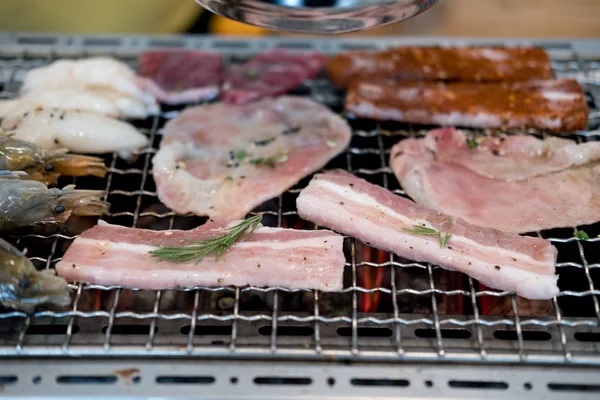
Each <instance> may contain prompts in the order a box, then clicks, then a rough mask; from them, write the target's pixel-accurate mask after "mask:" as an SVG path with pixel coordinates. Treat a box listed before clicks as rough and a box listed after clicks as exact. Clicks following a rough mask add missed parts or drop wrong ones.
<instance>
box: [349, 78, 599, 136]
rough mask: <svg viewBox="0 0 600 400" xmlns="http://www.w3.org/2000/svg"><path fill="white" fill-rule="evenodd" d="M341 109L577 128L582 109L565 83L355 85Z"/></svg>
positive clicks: (581, 99)
mask: <svg viewBox="0 0 600 400" xmlns="http://www.w3.org/2000/svg"><path fill="white" fill-rule="evenodd" d="M346 110H347V111H348V112H351V113H353V114H355V115H357V116H359V117H367V118H375V119H380V120H394V121H402V122H409V123H415V124H435V125H446V126H448V125H457V126H465V127H473V128H505V129H524V128H533V129H540V130H549V131H555V132H570V131H574V130H582V129H585V128H586V126H587V119H588V107H587V104H586V101H585V95H584V93H583V90H582V89H581V87H580V86H579V84H578V83H577V82H576V81H574V80H570V79H564V80H551V81H531V82H516V83H486V84H483V83H447V84H444V83H427V82H421V83H419V82H390V81H357V82H355V83H354V84H352V85H351V86H350V89H349V91H348V95H347V96H346Z"/></svg>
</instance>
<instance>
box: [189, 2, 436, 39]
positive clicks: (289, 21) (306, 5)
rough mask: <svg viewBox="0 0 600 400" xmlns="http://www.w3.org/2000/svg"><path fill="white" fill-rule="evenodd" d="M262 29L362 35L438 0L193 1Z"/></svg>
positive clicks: (420, 10) (413, 13)
mask: <svg viewBox="0 0 600 400" xmlns="http://www.w3.org/2000/svg"><path fill="white" fill-rule="evenodd" d="M195 1H196V2H197V3H198V4H200V5H202V6H203V7H205V8H206V9H208V10H210V11H212V12H214V13H216V14H219V15H222V16H224V17H227V18H231V19H233V20H236V21H239V22H243V23H246V24H250V25H255V26H260V27H262V28H267V29H273V30H280V31H289V32H300V33H313V34H336V33H347V32H355V31H362V30H365V29H370V28H374V27H378V26H383V25H387V24H390V23H392V22H398V21H402V20H405V19H408V18H410V17H413V16H415V15H417V14H420V13H422V12H423V11H425V10H427V9H428V8H429V7H431V6H432V5H434V4H435V3H437V2H438V0H195Z"/></svg>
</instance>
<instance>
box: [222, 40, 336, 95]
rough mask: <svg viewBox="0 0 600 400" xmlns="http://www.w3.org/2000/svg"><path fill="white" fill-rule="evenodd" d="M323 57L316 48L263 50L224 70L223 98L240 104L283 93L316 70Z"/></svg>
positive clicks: (320, 67) (319, 67) (300, 82)
mask: <svg viewBox="0 0 600 400" xmlns="http://www.w3.org/2000/svg"><path fill="white" fill-rule="evenodd" d="M324 61H325V57H324V56H323V55H322V54H320V53H317V52H305V53H290V52H288V51H286V50H282V49H274V50H269V51H266V52H264V53H262V54H259V55H258V56H256V57H254V58H253V59H251V60H250V61H248V62H247V63H245V64H242V65H232V66H229V67H228V68H227V69H226V70H225V74H224V77H223V100H224V101H226V102H228V103H237V104H241V103H246V102H248V101H251V100H257V99H260V98H263V97H270V96H276V95H279V94H283V93H286V92H288V91H290V90H291V89H294V88H295V87H296V86H299V85H300V84H302V82H304V81H305V80H307V79H310V78H312V77H314V76H315V75H316V74H318V73H319V71H321V69H322V68H323V62H324Z"/></svg>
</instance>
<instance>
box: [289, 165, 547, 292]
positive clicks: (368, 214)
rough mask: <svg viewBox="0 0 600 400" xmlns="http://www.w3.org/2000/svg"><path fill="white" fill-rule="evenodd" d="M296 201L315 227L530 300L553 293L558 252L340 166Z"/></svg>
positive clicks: (539, 241)
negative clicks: (429, 204) (422, 231)
mask: <svg viewBox="0 0 600 400" xmlns="http://www.w3.org/2000/svg"><path fill="white" fill-rule="evenodd" d="M297 206H298V213H299V214H300V216H301V217H302V218H304V219H307V220H309V221H312V222H314V223H316V224H318V225H321V226H325V227H328V228H330V229H333V230H335V231H338V232H341V233H344V234H347V235H350V236H354V237H356V238H357V239H359V240H361V241H363V242H365V243H367V244H368V245H371V246H375V247H377V248H380V249H383V250H387V251H391V252H393V253H396V254H398V255H400V256H402V257H405V258H407V259H410V260H415V261H422V262H430V263H435V264H439V265H440V266H442V267H444V268H448V269H452V270H456V271H460V272H464V273H465V274H468V275H470V276H472V277H473V278H475V279H477V280H478V281H480V282H482V283H484V284H485V285H487V286H490V287H493V288H496V289H501V290H508V291H514V292H515V293H517V294H518V295H520V296H523V297H526V298H529V299H549V298H552V297H553V296H555V295H556V294H557V293H558V287H557V284H556V282H557V279H558V277H557V275H555V269H554V266H555V262H556V256H557V254H558V253H557V250H556V248H554V246H552V245H551V244H550V243H549V242H547V241H546V240H543V239H540V238H534V237H523V236H519V235H516V234H511V233H503V232H499V231H495V230H493V229H487V228H480V227H477V226H474V225H471V224H469V223H467V222H465V221H463V220H461V219H459V218H455V219H452V218H451V217H449V216H447V215H443V214H440V213H438V212H436V211H434V210H430V209H427V208H425V207H423V206H420V205H418V204H415V203H413V202H411V201H410V200H407V199H405V198H403V197H400V196H397V195H395V194H393V193H392V192H390V191H388V190H386V189H384V188H382V187H380V186H376V185H373V184H371V183H368V182H367V181H365V180H363V179H360V178H357V177H355V176H353V175H351V174H348V173H346V172H328V173H325V174H318V175H316V176H315V177H314V178H313V179H312V181H311V182H310V183H309V185H308V186H307V187H306V189H304V190H303V191H302V192H301V193H300V196H299V197H298V200H297ZM416 226H419V227H422V228H421V229H425V230H435V231H438V232H441V235H442V236H445V235H446V234H447V233H451V234H452V236H451V238H450V239H449V240H448V242H447V243H446V245H445V246H444V247H443V248H442V246H441V244H440V239H439V238H438V237H437V236H431V235H423V234H419V233H413V232H414V229H415V227H416ZM404 229H408V230H411V231H412V232H407V231H405V230H404Z"/></svg>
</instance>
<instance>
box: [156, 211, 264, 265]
mask: <svg viewBox="0 0 600 400" xmlns="http://www.w3.org/2000/svg"><path fill="white" fill-rule="evenodd" d="M261 219H262V216H260V215H255V216H254V217H250V218H247V219H245V220H244V221H242V222H240V223H239V224H237V225H235V226H232V227H231V228H228V229H227V233H225V234H223V235H221V236H217V237H214V238H210V239H206V240H202V241H196V240H186V242H188V243H191V245H189V246H160V245H158V246H156V247H157V249H156V250H151V251H149V252H148V253H149V254H151V255H152V257H154V258H156V259H158V260H161V261H171V262H185V261H190V260H195V263H196V264H198V263H199V262H200V261H202V259H203V258H204V257H206V256H207V255H209V254H212V253H214V254H215V261H219V258H220V257H221V256H222V255H223V254H225V252H226V251H227V250H229V248H230V247H231V246H233V244H234V243H235V242H236V241H237V240H238V239H239V238H240V237H241V236H242V235H243V234H244V233H245V232H248V235H249V234H250V233H252V232H253V231H254V230H255V229H256V228H257V227H258V225H259V224H260V221H261ZM244 239H245V238H244Z"/></svg>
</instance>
